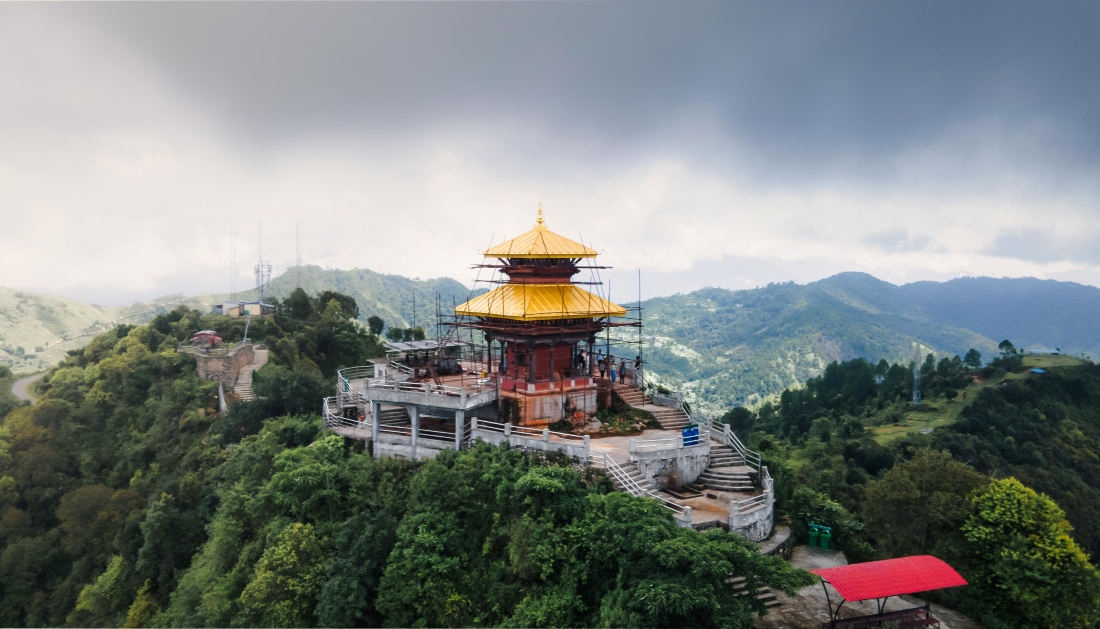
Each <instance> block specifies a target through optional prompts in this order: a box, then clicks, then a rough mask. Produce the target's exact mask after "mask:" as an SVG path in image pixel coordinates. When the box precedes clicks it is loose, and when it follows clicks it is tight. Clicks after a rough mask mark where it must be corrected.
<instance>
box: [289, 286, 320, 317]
mask: <svg viewBox="0 0 1100 629" xmlns="http://www.w3.org/2000/svg"><path fill="white" fill-rule="evenodd" d="M283 307H285V308H286V310H287V314H289V315H290V316H291V317H292V318H294V319H297V320H299V321H306V320H308V319H309V318H310V317H312V316H313V302H312V301H311V300H310V299H309V295H307V294H306V292H305V291H304V290H302V288H301V287H300V286H299V287H298V288H295V289H294V292H293V293H291V294H290V296H289V297H287V298H286V301H285V302H283Z"/></svg>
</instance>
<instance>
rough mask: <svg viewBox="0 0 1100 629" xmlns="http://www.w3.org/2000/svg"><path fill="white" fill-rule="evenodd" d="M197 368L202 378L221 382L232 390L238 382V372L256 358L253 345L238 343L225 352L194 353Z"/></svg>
mask: <svg viewBox="0 0 1100 629" xmlns="http://www.w3.org/2000/svg"><path fill="white" fill-rule="evenodd" d="M194 356H195V369H196V371H197V372H198V374H199V377H200V378H203V379H204V380H213V381H215V382H220V383H221V384H222V386H223V387H225V388H226V389H229V390H232V389H233V385H234V384H236V382H237V374H238V373H240V371H241V368H242V367H244V366H245V365H250V364H252V361H253V359H254V355H253V351H252V345H251V344H248V345H238V346H236V347H234V348H233V349H231V350H229V352H227V353H225V354H221V355H218V354H204V353H202V352H199V353H196V354H194Z"/></svg>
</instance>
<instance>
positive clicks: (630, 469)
mask: <svg viewBox="0 0 1100 629" xmlns="http://www.w3.org/2000/svg"><path fill="white" fill-rule="evenodd" d="M620 467H622V468H623V471H624V472H626V475H627V476H629V477H630V478H631V480H633V481H634V482H635V483H638V485H639V486H640V487H641V488H642V489H644V490H646V491H648V492H651V493H654V494H655V493H657V488H656V487H654V486H653V483H651V482H649V481H648V480H646V479H645V478H643V477H642V473H641V472H639V471H638V467H637V466H636V465H634V464H633V463H624V464H621V465H620ZM609 476H610V478H611V483H612V484H613V485H614V486H615V489H616V490H618V491H622V492H626V493H628V494H629V493H630V491H629V490H628V489H627V488H626V487H625V486H624V485H623V484H622V483H620V482H619V479H617V478H615V477H614V476H611V475H609Z"/></svg>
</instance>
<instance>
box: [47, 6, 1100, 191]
mask: <svg viewBox="0 0 1100 629" xmlns="http://www.w3.org/2000/svg"><path fill="white" fill-rule="evenodd" d="M1098 7H1100V5H1098V4H1097V3H1096V2H1092V1H1089V2H1069V3H1053V4H1052V3H1034V2H1023V3H1012V2H997V3H991V2H982V3H974V2H919V3H918V2H909V3H901V2H829V3H823V2H812V3H804V4H799V3H789V2H785V3H767V4H765V3H730V2H721V3H703V2H697V3H686V2H668V3H635V2H621V3H615V2H601V3H528V2H523V3H495V2H494V3H426V4H421V3H387V4H383V3H324V4H314V3H277V4H253V3H234V4H214V5H212V4H208V3H171V4H161V3H149V4H137V3H119V4H107V5H93V6H80V7H64V8H54V10H58V11H80V12H82V13H84V14H85V15H86V17H87V19H89V20H93V21H94V22H95V23H97V24H98V25H100V26H102V27H105V28H107V29H109V30H110V32H111V33H112V34H113V35H114V36H115V37H116V38H117V39H118V40H119V41H121V42H124V43H125V44H127V45H129V46H132V47H134V48H135V49H136V50H137V51H138V52H139V54H141V55H142V56H143V57H144V58H145V59H146V60H147V61H149V62H152V63H154V64H156V65H157V66H158V67H159V68H160V71H161V72H163V73H164V74H165V76H168V77H171V78H172V79H174V80H176V81H179V82H180V83H181V84H182V85H183V86H185V89H186V90H187V91H188V92H189V93H190V94H191V96H192V97H194V98H195V99H197V100H199V101H202V102H205V103H206V104H207V106H208V107H209V108H211V109H212V110H214V111H216V112H217V113H218V114H219V115H220V117H221V120H222V121H223V124H224V125H225V128H226V129H228V130H231V131H232V132H233V133H235V134H238V135H239V136H241V137H242V139H243V140H246V141H248V142H256V141H260V139H261V138H262V139H263V141H272V140H273V139H274V138H279V140H278V141H285V140H286V138H287V137H288V136H291V137H293V136H297V135H306V136H311V135H317V134H365V135H366V136H368V137H375V138H378V139H384V140H387V141H392V140H395V139H400V138H402V137H409V138H412V137H415V136H417V135H419V134H428V133H435V132H438V131H439V130H440V129H467V130H469V129H473V130H477V131H479V132H486V133H490V134H491V133H492V131H493V129H494V128H496V129H497V130H498V131H499V132H500V134H501V135H507V134H508V133H509V131H508V125H509V124H510V123H511V122H516V121H519V122H522V123H523V124H526V125H529V126H530V127H531V128H534V129H536V130H539V131H540V132H542V133H544V134H545V137H543V138H542V141H544V142H546V143H547V144H549V146H545V145H544V146H520V145H509V144H508V142H507V141H505V142H504V144H505V145H506V146H507V148H506V149H504V150H506V151H512V152H518V153H525V154H527V155H528V157H527V159H528V160H537V159H540V158H539V157H535V156H542V159H545V160H546V163H554V162H560V161H561V160H563V159H572V160H575V161H580V162H584V161H587V160H593V161H598V160H602V159H607V158H615V159H621V158H622V157H623V156H629V155H630V154H632V153H634V152H636V151H638V150H639V149H640V148H642V147H644V148H645V149H646V151H647V153H650V154H652V153H653V152H658V153H660V152H664V153H667V154H668V155H670V156H675V157H682V158H686V159H689V160H691V161H693V162H695V163H702V164H704V165H705V164H710V165H711V166H712V167H713V168H715V169H717V170H727V169H729V168H732V167H737V168H741V169H748V170H751V172H752V175H753V176H754V177H763V178H765V179H770V178H775V179H779V180H782V179H786V178H788V177H797V178H799V179H800V181H802V182H803V183H805V184H812V183H813V182H814V180H815V179H816V178H818V177H822V178H824V177H832V178H836V177H842V178H855V179H857V180H858V179H863V180H866V181H867V182H868V185H886V184H888V182H884V181H883V179H882V177H883V171H884V170H889V168H890V167H891V163H890V161H889V160H890V159H891V158H892V157H893V156H896V155H898V154H900V153H903V152H904V151H906V150H907V149H909V148H910V147H914V146H922V145H924V144H925V143H927V142H930V141H933V140H938V141H951V140H955V139H958V138H959V137H960V136H965V135H966V134H967V133H968V132H972V130H973V129H986V130H988V131H989V132H991V133H1003V134H1015V133H1024V134H1025V135H1027V134H1030V135H1031V136H1033V137H1034V140H1035V142H1036V143H1037V144H1038V146H1039V147H1041V154H1038V155H1037V154H1036V146H1035V145H1029V146H1028V147H1027V150H1026V151H1024V150H1020V151H1019V154H1006V155H999V156H997V160H998V161H999V162H1006V163H1012V164H1015V165H1016V166H1018V167H1020V168H1026V169H1028V170H1032V171H1034V170H1035V169H1045V168H1050V169H1056V168H1057V169H1063V170H1065V169H1068V170H1070V171H1081V170H1087V169H1095V167H1096V165H1097V162H1098V161H1100V160H1098V153H1100V151H1098V147H1100V122H1098V117H1097V115H1096V112H1097V111H1098V107H1100V78H1098V77H1100V37H1098V28H1100V8H1098ZM547 138H549V139H547ZM516 140H517V142H516V143H517V144H519V139H518V138H517V139H516ZM962 141H964V142H965V141H967V140H966V139H965V137H964V138H963V140H962ZM570 152H572V154H570ZM735 154H736V155H740V156H745V155H749V156H751V158H750V159H737V158H735ZM1002 165H1003V164H1002V163H998V164H997V166H998V167H1000V166H1002ZM980 167H981V166H980V165H977V164H976V165H974V166H973V168H975V169H978V168H980ZM955 174H960V173H955ZM969 174H977V173H969ZM871 181H874V182H876V183H875V184H871V183H870V182H871Z"/></svg>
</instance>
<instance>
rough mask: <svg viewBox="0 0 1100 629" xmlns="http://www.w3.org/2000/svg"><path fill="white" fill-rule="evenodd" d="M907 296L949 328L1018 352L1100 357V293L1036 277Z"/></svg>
mask: <svg viewBox="0 0 1100 629" xmlns="http://www.w3.org/2000/svg"><path fill="white" fill-rule="evenodd" d="M899 289H900V291H899V292H901V294H903V295H905V296H906V297H907V298H908V299H909V300H911V301H912V302H913V303H915V304H918V305H919V306H921V308H923V310H924V312H926V313H927V314H928V315H929V316H930V317H933V318H935V319H936V320H937V321H940V322H942V323H945V324H947V325H951V326H955V327H960V328H966V329H968V330H974V331H975V332H977V333H979V334H982V335H985V336H987V337H989V338H991V339H997V340H998V341H1000V340H1001V339H1012V342H1013V343H1015V344H1016V345H1017V346H1018V347H1042V348H1045V349H1055V348H1060V349H1061V351H1062V352H1064V353H1070V354H1081V353H1084V354H1087V355H1089V356H1092V357H1093V358H1096V357H1097V356H1100V288H1096V287H1094V286H1085V285H1083V284H1075V283H1073V282H1056V281H1054V280H1039V279H1035V278H1033V277H1022V278H992V277H962V278H959V279H955V280H951V281H949V282H914V283H912V284H905V285H904V286H900V287H899Z"/></svg>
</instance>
